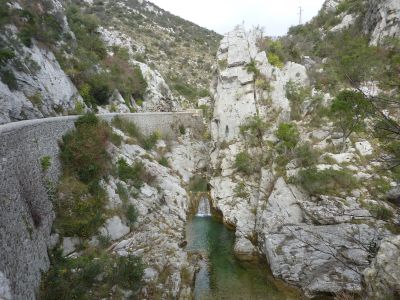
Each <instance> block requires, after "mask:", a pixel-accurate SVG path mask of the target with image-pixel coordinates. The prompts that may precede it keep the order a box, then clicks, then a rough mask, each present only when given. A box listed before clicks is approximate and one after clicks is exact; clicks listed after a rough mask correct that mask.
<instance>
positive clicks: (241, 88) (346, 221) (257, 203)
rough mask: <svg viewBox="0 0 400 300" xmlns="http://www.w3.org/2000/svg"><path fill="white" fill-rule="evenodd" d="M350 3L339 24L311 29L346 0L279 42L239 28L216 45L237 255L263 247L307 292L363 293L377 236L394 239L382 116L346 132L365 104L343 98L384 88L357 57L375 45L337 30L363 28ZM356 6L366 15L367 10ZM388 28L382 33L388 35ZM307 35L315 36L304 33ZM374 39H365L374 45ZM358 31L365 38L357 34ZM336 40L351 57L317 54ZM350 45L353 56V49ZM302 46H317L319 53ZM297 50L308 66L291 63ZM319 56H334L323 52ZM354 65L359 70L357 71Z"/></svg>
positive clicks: (216, 130)
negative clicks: (379, 132)
mask: <svg viewBox="0 0 400 300" xmlns="http://www.w3.org/2000/svg"><path fill="white" fill-rule="evenodd" d="M354 2H357V1H344V2H342V3H341V4H340V6H339V8H340V7H341V11H342V14H341V15H340V16H339V15H337V16H336V17H335V18H337V20H336V21H335V23H336V24H335V25H332V24H330V25H327V27H326V28H324V29H323V30H326V34H324V32H323V30H320V31H318V29H316V28H315V27H314V26H316V25H315V24H318V22H321V19H324V18H327V17H326V16H327V14H328V15H329V14H332V15H331V16H335V14H336V13H337V9H338V8H336V9H335V7H336V5H338V2H332V1H330V2H329V3H328V2H327V3H326V4H325V11H324V10H322V11H321V13H320V15H319V16H318V17H317V18H316V19H314V20H313V21H311V23H310V24H306V25H305V26H303V27H301V26H300V27H297V28H296V29H292V34H293V35H292V36H288V37H286V38H283V39H282V40H281V41H273V40H271V39H268V38H264V37H263V36H262V32H260V31H259V30H258V29H254V30H252V31H246V30H245V29H244V28H242V27H240V26H238V27H237V28H236V29H235V30H234V31H232V32H230V33H228V34H227V35H225V37H224V39H223V40H222V42H221V45H220V49H219V51H218V60H219V72H218V77H217V78H216V82H215V90H214V92H215V95H214V99H215V102H214V103H213V108H214V112H213V117H212V123H211V131H212V141H213V142H214V148H213V149H212V152H211V160H212V170H211V181H210V185H211V196H212V200H213V204H214V207H215V208H216V209H217V210H218V211H220V212H221V214H222V215H223V220H224V222H225V223H226V224H228V225H230V226H232V227H234V228H235V233H236V242H235V252H236V255H237V256H238V258H240V259H244V260H252V259H254V257H255V256H256V255H257V254H262V255H264V256H265V257H266V258H267V259H268V262H269V265H270V268H271V270H272V272H273V274H274V275H275V276H277V277H279V278H282V279H284V280H285V281H287V282H289V283H292V284H295V285H297V286H299V287H301V288H302V289H303V291H304V292H305V293H306V295H308V296H313V295H317V294H325V293H326V294H341V293H349V294H353V293H354V294H363V293H364V290H363V280H364V276H363V272H364V271H365V270H366V269H367V268H368V267H369V266H370V264H371V262H372V261H373V258H374V257H375V256H376V257H378V256H377V255H379V254H377V253H378V252H377V251H378V249H379V245H380V242H381V240H382V239H385V238H387V240H386V241H387V242H386V243H390V240H391V239H395V234H397V233H398V227H399V212H398V208H397V207H396V206H395V205H393V204H392V203H390V202H388V201H387V197H386V192H387V191H388V190H389V189H390V188H391V187H395V186H397V180H398V177H397V175H396V174H397V173H396V172H397V171H395V170H394V171H393V172H392V171H390V170H388V169H387V165H386V163H385V160H382V157H385V155H388V153H387V152H386V153H385V152H384V149H383V148H384V145H385V142H384V141H383V140H379V138H378V139H377V137H376V136H374V135H371V134H368V131H369V132H371V131H372V127H373V126H372V124H373V122H374V115H373V114H372V115H368V114H366V115H364V118H365V120H368V121H367V122H366V123H365V124H364V121H365V120H364V119H362V122H361V123H362V124H363V125H362V126H365V127H364V128H367V129H365V130H363V129H361V128H360V130H359V131H357V130H358V129H357V130H356V129H354V130H355V131H357V132H356V133H353V131H350V134H348V135H347V133H346V132H344V133H343V132H342V130H343V123H341V120H342V121H343V119H344V116H345V114H346V112H347V113H349V115H350V117H349V118H350V119H351V120H354V119H357V118H359V115H358V114H362V113H363V112H362V111H358V107H357V106H354V107H347V108H346V106H344V109H342V110H340V109H339V110H338V111H336V110H335V109H338V108H337V105H338V103H342V102H340V101H344V103H347V101H352V100H351V99H353V97H355V98H354V99H356V98H357V97H362V98H363V97H365V98H363V99H367V98H368V97H369V96H368V95H376V88H377V85H374V84H368V82H367V80H371V79H372V78H374V77H373V76H376V75H375V73H370V69H373V67H372V68H370V67H369V66H365V67H364V68H362V67H361V65H362V64H363V63H364V65H365V60H364V61H363V62H362V61H360V67H359V65H358V64H357V63H358V61H357V58H356V57H357V56H360V55H364V54H363V53H369V52H368V51H370V50H373V51H374V49H375V48H374V47H373V46H371V47H368V42H364V40H363V42H362V43H361V45H362V46H358V47H359V48H351V47H352V46H350V45H351V41H350V40H347V39H342V38H341V37H342V34H345V33H344V32H346V30H353V32H354V30H358V29H359V28H360V27H358V25H357V23H352V22H349V20H348V19H349V18H346V17H345V16H346V15H348V12H347V11H346V9H353V10H354V9H355V8H354V6H352V5H354ZM358 2H359V1H358ZM358 2H357V3H358ZM358 13H361V15H360V18H362V19H363V18H364V17H365V15H364V14H362V11H359V12H358ZM342 18H343V22H340V20H342ZM346 19H347V20H346ZM324 20H326V19H324ZM344 23H346V24H347V23H348V24H350V25H348V26H347V25H344ZM340 24H342V25H341V26H338V25H340ZM351 24H354V26H353V25H351ZM335 26H336V29H333V28H334V27H335ZM314 29H315V31H313V30H314ZM309 30H310V31H309ZM328 31H329V32H330V33H328ZM293 32H295V33H293ZM311 32H312V33H311ZM358 32H359V31H358ZM385 32H386V31H380V33H379V35H380V37H381V38H382V37H383V36H384V35H385V34H386V33H385ZM304 35H305V36H307V37H312V38H313V40H312V41H310V40H306V41H302V40H301V37H304ZM373 37H374V35H371V36H367V37H365V40H367V39H368V40H369V41H371V45H373ZM359 38H360V39H363V38H364V37H363V36H362V35H361V34H360V36H359ZM336 39H337V40H336ZM350 39H353V40H356V39H354V37H353V38H350ZM331 40H335V41H337V43H336V44H334V45H333V47H336V48H338V49H339V50H338V51H343V52H342V53H341V54H343V57H345V58H343V59H348V60H347V65H346V64H344V65H339V66H338V65H336V62H337V61H339V63H341V58H339V59H338V58H337V57H336V56H335V53H334V52H330V51H325V52H322V51H321V49H323V47H325V46H326V44H325V43H326V42H329V41H331ZM306 43H309V44H306ZM340 43H341V44H340ZM361 47H363V48H361ZM293 49H297V52H296V51H292V50H293ZM330 49H332V48H328V50H330ZM354 49H356V50H354ZM379 49H381V52H379V53H380V54H382V53H385V55H387V56H384V57H385V58H384V59H385V61H393V56H391V55H392V54H391V52H390V51H388V52H386V51H387V50H384V49H385V48H379ZM324 50H326V49H324ZM353 50H354V51H353ZM307 51H309V52H307ZM346 51H347V52H346ZM348 51H353V52H352V53H354V55H355V56H354V57H350V58H348V57H346V55H349V53H348ZM302 52H303V53H304V54H308V53H310V54H312V59H311V58H310V57H304V54H301V53H302ZM295 53H297V55H299V59H298V61H302V62H304V64H305V66H303V65H300V64H296V63H293V62H290V61H287V62H286V63H284V61H285V60H286V59H289V60H290V58H291V57H293V58H295V57H294V56H293V54H295ZM320 53H323V54H325V55H326V56H325V57H324V56H323V57H322V58H318V56H317V55H316V54H320ZM374 53H375V52H374ZM285 55H287V56H285ZM373 55H375V54H371V57H374V56H373ZM323 58H324V59H323ZM313 59H315V60H316V61H318V63H317V62H316V61H314V60H313ZM318 59H320V60H318ZM334 59H336V60H334ZM295 60H296V59H295ZM371 62H372V59H371ZM353 64H354V65H357V67H356V69H351V68H352V67H353ZM371 66H372V65H371ZM388 66H389V67H388V68H391V67H393V65H391V64H389V63H388ZM339 67H340V68H339ZM316 70H317V73H315V71H316ZM347 70H351V71H352V73H350V72H349V73H348V74H349V75H350V76H356V75H357V76H358V78H357V79H358V80H359V81H358V82H359V84H360V88H362V89H360V90H361V91H365V95H363V94H362V93H361V92H359V91H358V90H357V89H355V88H354V87H353V88H351V83H352V82H348V81H346V78H347V77H346V76H344V75H343V74H346V72H348V71H347ZM374 70H376V69H374ZM341 71H343V74H341V73H340V72H341ZM363 72H364V73H363ZM360 73H361V75H360ZM341 75H342V76H343V77H340V76H341ZM325 76H326V77H327V78H328V79H327V81H325V83H326V85H323V84H321V79H322V78H324V77H325ZM335 76H337V77H335ZM387 79H391V80H396V77H393V73H391V75H389V76H388V77H385V76H381V77H380V80H381V82H382V83H383V82H384V81H385V80H387ZM331 83H334V84H332V85H331ZM353 83H354V81H353ZM379 86H382V87H383V85H380V84H379ZM381 91H383V92H385V91H384V90H381ZM329 92H330V93H329ZM386 92H388V93H390V91H386ZM360 95H361V96H360ZM343 97H344V99H345V100H341V99H343ZM365 101H367V100H365ZM333 103H336V104H333ZM366 103H367V102H366ZM340 105H342V104H340ZM345 105H347V104H345ZM386 108H388V106H387V107H386ZM391 109H392V108H391ZM353 110H354V111H353ZM391 113H393V114H395V113H396V110H391ZM354 116H356V117H354ZM361 118H363V117H361ZM361 123H360V124H361ZM352 133H353V134H352ZM384 245H386V246H383V248H382V254H381V257H382V258H380V260H378V261H377V262H376V263H375V264H374V266H378V267H379V266H381V267H384V266H385V265H384V261H385V259H387V258H386V257H388V256H389V257H390V255H394V254H393V252H390V250H389V248H388V247H387V245H388V244H384ZM385 251H386V252H385ZM385 268H387V267H385ZM366 272H367V273H368V274H369V275H368V276H369V277H368V278H369V279H368V283H369V284H371V276H373V274H376V273H379V271H378V270H376V269H375V270H374V269H373V270H369V271H366ZM385 284H386V287H387V286H388V285H390V279H388V278H387V277H385V279H384V280H382V285H381V286H380V287H379V291H380V292H381V291H383V290H384V288H383V287H382V286H385ZM393 289H396V285H395V284H393V282H392V285H391V286H390V287H389V288H388V290H387V292H386V293H387V295H392V294H391V293H393V295H394V294H395V293H396V292H392V290H393ZM377 293H379V292H375V294H374V295H376V294H377ZM364 296H366V294H364ZM371 297H374V296H372V294H371ZM371 299H373V298H371Z"/></svg>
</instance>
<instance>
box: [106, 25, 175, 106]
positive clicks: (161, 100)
mask: <svg viewBox="0 0 400 300" xmlns="http://www.w3.org/2000/svg"><path fill="white" fill-rule="evenodd" d="M99 33H100V34H101V37H102V39H103V41H104V42H105V43H106V44H107V45H108V46H109V47H112V46H120V47H124V48H126V49H128V52H129V55H130V63H131V64H132V65H133V66H138V67H139V68H140V70H141V71H142V74H143V77H144V79H145V80H146V82H147V89H146V92H145V95H144V99H142V100H144V101H143V104H142V106H138V105H136V102H135V100H139V99H132V102H133V103H132V105H133V107H134V108H135V109H136V110H138V111H141V112H146V111H149V112H156V111H177V110H180V108H181V107H180V104H179V101H178V99H175V97H174V96H173V95H172V92H171V90H170V88H169V87H168V85H167V84H166V82H165V80H164V78H163V77H162V76H161V74H160V72H158V71H157V70H153V69H152V68H150V67H149V66H148V65H147V64H145V63H142V62H139V61H137V60H135V59H133V55H134V53H141V52H143V51H144V46H143V45H140V44H138V43H136V42H134V41H133V40H132V38H130V37H128V36H127V35H125V34H124V33H122V32H119V31H116V30H111V29H107V28H102V27H101V28H99ZM134 49H135V50H134ZM110 54H111V55H113V53H110ZM118 112H123V111H119V110H118Z"/></svg>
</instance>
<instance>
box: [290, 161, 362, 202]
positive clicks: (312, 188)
mask: <svg viewBox="0 0 400 300" xmlns="http://www.w3.org/2000/svg"><path fill="white" fill-rule="evenodd" d="M294 181H295V182H296V183H298V184H300V185H301V186H302V187H303V188H304V189H305V190H306V191H307V192H309V193H310V194H312V195H325V194H328V195H336V194H338V193H339V192H350V191H351V190H353V189H355V188H357V187H358V185H359V183H358V181H357V180H356V179H355V178H354V177H353V175H352V174H351V173H350V172H349V171H346V170H334V169H326V170H321V171H319V170H317V169H316V168H314V167H312V168H308V169H305V170H300V171H299V173H298V176H297V178H296V179H295V180H294Z"/></svg>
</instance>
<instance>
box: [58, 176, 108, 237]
mask: <svg viewBox="0 0 400 300" xmlns="http://www.w3.org/2000/svg"><path fill="white" fill-rule="evenodd" d="M58 195H59V197H58V200H57V201H56V203H55V209H56V214H57V218H56V221H55V224H56V227H57V228H58V229H59V230H60V232H61V233H62V235H64V236H80V237H85V238H88V237H90V236H92V235H93V234H95V233H97V230H98V228H99V227H100V226H101V225H103V223H104V221H105V219H104V216H103V213H104V211H105V203H106V198H105V193H104V191H103V190H102V189H101V188H99V187H97V189H96V191H94V188H93V187H89V186H88V185H86V184H84V183H82V182H80V181H79V180H77V179H76V178H74V177H68V176H67V177H64V178H63V179H62V180H61V182H60V184H59V187H58Z"/></svg>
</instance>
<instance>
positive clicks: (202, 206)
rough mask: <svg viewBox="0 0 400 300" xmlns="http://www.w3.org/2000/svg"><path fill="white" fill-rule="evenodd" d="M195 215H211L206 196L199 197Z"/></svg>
mask: <svg viewBox="0 0 400 300" xmlns="http://www.w3.org/2000/svg"><path fill="white" fill-rule="evenodd" d="M196 216H198V217H209V216H211V208H210V202H209V201H208V199H207V197H201V199H200V202H199V207H198V208H197V214H196Z"/></svg>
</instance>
